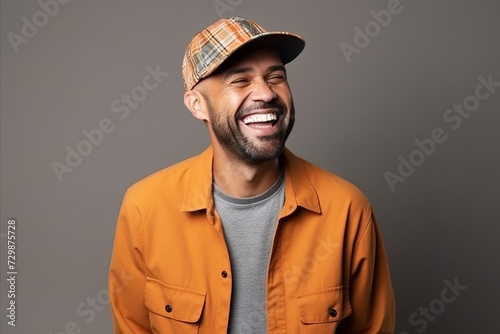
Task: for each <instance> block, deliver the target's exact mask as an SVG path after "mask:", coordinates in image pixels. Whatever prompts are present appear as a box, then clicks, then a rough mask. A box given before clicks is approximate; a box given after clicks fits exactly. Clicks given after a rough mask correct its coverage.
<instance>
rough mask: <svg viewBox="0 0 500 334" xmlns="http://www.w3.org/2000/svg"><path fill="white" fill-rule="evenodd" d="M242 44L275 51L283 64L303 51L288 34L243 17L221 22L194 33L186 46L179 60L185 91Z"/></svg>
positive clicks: (297, 38)
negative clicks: (272, 30)
mask: <svg viewBox="0 0 500 334" xmlns="http://www.w3.org/2000/svg"><path fill="white" fill-rule="evenodd" d="M244 45H245V46H250V45H251V46H252V47H256V46H265V47H269V48H271V49H274V50H275V51H276V52H277V53H278V54H279V55H280V56H281V60H282V61H283V64H286V63H289V62H291V61H292V60H293V59H295V57H297V56H298V55H299V54H300V53H301V52H302V50H303V49H304V46H305V41H304V39H303V38H302V37H300V36H298V35H295V34H292V33H289V32H268V31H266V30H265V29H264V28H263V27H262V26H260V25H259V24H257V23H256V22H254V21H252V20H248V19H245V18H242V17H231V18H225V19H220V20H218V21H217V22H215V23H213V24H212V25H210V26H209V27H208V28H206V29H205V30H203V31H201V32H199V33H197V34H196V35H195V36H194V37H193V39H192V40H191V42H190V43H189V45H188V47H187V49H186V53H185V54H184V60H183V61H182V81H183V83H184V89H185V90H190V89H192V88H193V87H194V86H195V85H196V84H197V83H198V82H199V81H200V80H202V79H203V78H206V77H207V76H209V75H210V74H212V73H213V72H214V71H215V70H216V69H217V68H218V67H219V66H220V65H221V64H222V63H223V62H224V61H225V60H226V59H228V58H229V56H231V55H232V54H233V53H234V52H235V51H237V50H239V49H240V48H241V47H242V46H244Z"/></svg>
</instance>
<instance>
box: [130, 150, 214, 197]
mask: <svg viewBox="0 0 500 334" xmlns="http://www.w3.org/2000/svg"><path fill="white" fill-rule="evenodd" d="M206 155H207V154H206V152H204V153H202V154H200V155H197V156H193V157H190V158H188V159H185V160H183V161H180V162H178V163H176V164H174V165H171V166H168V167H166V168H163V169H161V170H158V171H157V172H154V173H152V174H150V175H148V176H146V177H144V178H143V179H141V180H139V181H137V182H135V183H134V184H132V185H131V186H130V187H129V188H128V189H127V192H126V195H125V197H126V199H127V200H128V201H130V202H134V203H137V204H139V203H142V204H144V205H148V206H149V205H154V204H155V203H157V202H165V201H168V202H170V203H173V202H177V201H178V200H180V199H181V198H183V197H184V193H185V192H186V191H187V189H188V188H189V186H190V185H191V184H199V179H200V177H201V175H204V174H206V173H205V171H206V170H207V168H208V170H209V169H210V166H207V165H206V163H205V162H206V161H208V160H207V159H206ZM203 168H205V169H204V170H203ZM204 177H206V176H204Z"/></svg>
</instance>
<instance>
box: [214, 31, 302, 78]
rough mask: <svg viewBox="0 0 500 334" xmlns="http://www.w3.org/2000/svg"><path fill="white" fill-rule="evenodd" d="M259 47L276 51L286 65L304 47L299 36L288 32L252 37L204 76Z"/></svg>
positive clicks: (266, 33) (267, 33)
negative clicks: (239, 55) (235, 57)
mask: <svg viewBox="0 0 500 334" xmlns="http://www.w3.org/2000/svg"><path fill="white" fill-rule="evenodd" d="M259 47H265V48H270V49H272V50H274V51H276V52H277V53H278V54H279V56H280V57H281V61H282V62H283V64H287V63H289V62H291V61H292V60H294V59H295V58H296V57H297V56H298V55H299V54H300V53H301V52H302V50H303V49H304V47H305V41H304V39H303V38H302V37H300V36H299V35H295V34H291V33H288V32H264V33H262V34H260V35H257V36H254V37H252V38H251V39H249V40H248V41H246V42H245V43H243V44H241V45H239V46H238V47H237V48H235V49H234V50H232V52H231V53H230V54H228V55H227V56H226V57H225V58H224V59H222V61H221V62H220V63H219V64H218V65H217V66H215V68H214V69H213V70H212V71H210V73H207V75H206V76H209V75H210V74H212V73H214V72H216V71H217V70H219V69H221V68H222V67H223V65H224V64H227V63H228V60H230V59H232V58H234V56H237V55H238V54H241V53H245V52H248V51H249V50H252V49H255V48H259ZM206 76H205V77H206Z"/></svg>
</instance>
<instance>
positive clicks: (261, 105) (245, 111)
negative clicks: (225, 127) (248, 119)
mask: <svg viewBox="0 0 500 334" xmlns="http://www.w3.org/2000/svg"><path fill="white" fill-rule="evenodd" d="M259 109H272V110H274V111H276V112H277V113H279V114H281V115H283V114H284V113H285V110H286V106H285V105H284V104H283V103H281V102H278V101H272V102H258V103H254V104H252V105H251V106H248V107H245V108H239V109H238V111H237V112H236V118H237V119H240V118H242V117H245V116H247V115H249V114H251V113H252V112H253V111H254V110H259Z"/></svg>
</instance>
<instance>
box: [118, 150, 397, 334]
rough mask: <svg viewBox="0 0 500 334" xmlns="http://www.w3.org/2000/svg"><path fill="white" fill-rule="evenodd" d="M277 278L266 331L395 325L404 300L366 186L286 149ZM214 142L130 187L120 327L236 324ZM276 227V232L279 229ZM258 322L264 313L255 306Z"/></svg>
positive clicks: (182, 329)
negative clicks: (397, 293) (217, 203)
mask: <svg viewBox="0 0 500 334" xmlns="http://www.w3.org/2000/svg"><path fill="white" fill-rule="evenodd" d="M282 161H283V162H284V166H285V204H284V206H283V208H282V209H281V212H280V215H279V221H278V227H277V229H276V231H275V237H274V242H273V246H272V254H271V258H270V259H269V268H268V279H267V305H261V306H259V305H256V307H267V321H268V333H270V334H271V333H276V334H277V333H282V334H291V333H314V334H322V333H329V334H331V333H393V331H394V323H395V301H394V294H393V289H392V284H391V279H390V273H389V267H388V263H387V258H386V254H385V249H384V245H383V241H382V238H381V234H380V230H379V227H378V225H377V222H376V220H375V218H374V216H373V213H372V209H371V207H370V204H369V202H368V200H367V199H366V197H365V196H364V195H363V194H362V193H361V192H360V191H359V190H358V189H357V188H356V187H354V186H353V185H351V184H350V183H348V182H347V181H345V180H343V179H341V178H339V177H338V176H336V175H334V174H332V173H329V172H327V171H324V170H322V169H320V168H318V167H315V166H314V165H312V164H310V163H308V162H306V161H304V160H302V159H300V158H298V157H296V156H294V155H293V154H292V153H291V152H290V151H288V150H286V151H285V153H284V154H283V157H282ZM211 189H212V149H211V148H210V147H209V148H208V149H207V150H206V151H205V152H203V153H202V154H200V155H199V156H196V157H193V158H190V159H188V160H186V161H183V162H181V163H178V164H176V165H174V166H171V167H169V168H166V169H163V170H161V171H159V172H157V173H154V174H152V175H150V176H149V177H146V178H145V179H143V180H142V181H140V182H138V183H136V184H134V185H133V186H132V187H130V188H129V189H128V191H127V193H126V195H125V198H124V200H123V204H122V207H121V210H120V214H119V217H118V223H117V227H116V235H115V242H114V249H113V255H112V259H111V267H110V272H109V296H110V306H111V310H112V315H113V322H114V328H115V333H127V334H131V333H164V334H169V333H172V334H184V333H199V334H204V333H206V334H218V333H226V332H227V324H228V318H229V312H230V301H231V279H232V276H231V263H230V260H229V253H228V250H227V247H226V243H225V241H224V233H223V228H222V224H221V221H220V218H219V216H218V214H217V212H216V211H215V209H214V205H213V198H212V190H211ZM270 233H273V232H271V231H270ZM244 321H246V322H247V323H248V329H249V330H248V333H253V332H252V325H253V324H254V323H255V322H256V321H259V319H258V318H256V317H255V314H252V310H248V319H244Z"/></svg>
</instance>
